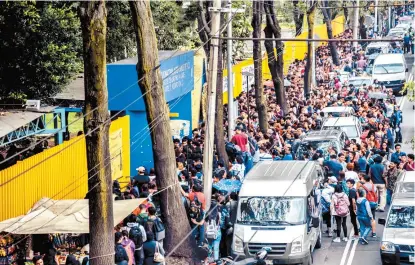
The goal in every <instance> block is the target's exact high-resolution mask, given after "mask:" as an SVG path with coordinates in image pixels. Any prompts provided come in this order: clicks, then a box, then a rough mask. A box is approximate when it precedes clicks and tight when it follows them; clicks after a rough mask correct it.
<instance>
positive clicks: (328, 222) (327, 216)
mask: <svg viewBox="0 0 415 265" xmlns="http://www.w3.org/2000/svg"><path fill="white" fill-rule="evenodd" d="M323 220H324V221H326V225H327V230H328V231H329V232H330V228H331V215H330V211H328V212H327V213H323Z"/></svg>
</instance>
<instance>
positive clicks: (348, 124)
mask: <svg viewBox="0 0 415 265" xmlns="http://www.w3.org/2000/svg"><path fill="white" fill-rule="evenodd" d="M321 129H322V130H342V131H343V132H345V133H346V135H347V137H348V138H349V139H355V140H356V142H357V143H360V142H361V140H360V136H361V135H362V124H361V123H360V120H359V119H358V118H357V117H355V116H350V117H339V118H328V119H327V120H325V121H324V123H323V127H322V128H321Z"/></svg>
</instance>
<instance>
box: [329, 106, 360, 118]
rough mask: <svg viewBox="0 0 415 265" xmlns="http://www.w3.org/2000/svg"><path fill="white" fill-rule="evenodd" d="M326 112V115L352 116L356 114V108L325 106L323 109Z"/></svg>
mask: <svg viewBox="0 0 415 265" xmlns="http://www.w3.org/2000/svg"><path fill="white" fill-rule="evenodd" d="M321 112H323V113H324V117H325V118H328V117H329V116H332V117H350V116H353V114H354V109H353V108H352V107H341V106H340V107H325V108H324V109H322V110H321Z"/></svg>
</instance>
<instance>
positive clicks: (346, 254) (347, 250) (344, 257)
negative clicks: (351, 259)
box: [340, 228, 354, 265]
mask: <svg viewBox="0 0 415 265" xmlns="http://www.w3.org/2000/svg"><path fill="white" fill-rule="evenodd" d="M352 235H354V229H353V228H352V229H351V231H350V234H349V236H348V238H349V240H347V244H346V248H345V249H344V251H343V256H342V259H341V261H340V265H344V264H345V263H346V259H347V256H348V254H349V248H350V243H351V241H352V240H351V239H352Z"/></svg>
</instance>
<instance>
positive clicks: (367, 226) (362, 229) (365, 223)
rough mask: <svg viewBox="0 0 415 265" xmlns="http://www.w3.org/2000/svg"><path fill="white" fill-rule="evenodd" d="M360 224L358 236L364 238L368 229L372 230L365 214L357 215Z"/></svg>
mask: <svg viewBox="0 0 415 265" xmlns="http://www.w3.org/2000/svg"><path fill="white" fill-rule="evenodd" d="M357 220H359V224H360V237H361V238H366V237H367V235H369V232H370V230H372V225H371V223H370V219H369V217H366V216H357Z"/></svg>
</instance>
